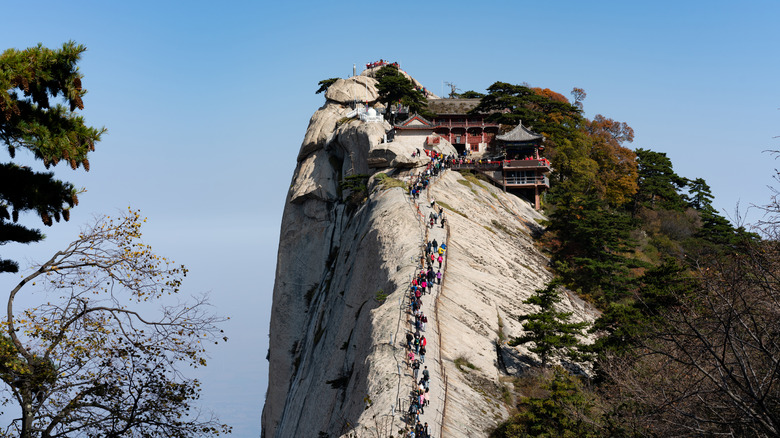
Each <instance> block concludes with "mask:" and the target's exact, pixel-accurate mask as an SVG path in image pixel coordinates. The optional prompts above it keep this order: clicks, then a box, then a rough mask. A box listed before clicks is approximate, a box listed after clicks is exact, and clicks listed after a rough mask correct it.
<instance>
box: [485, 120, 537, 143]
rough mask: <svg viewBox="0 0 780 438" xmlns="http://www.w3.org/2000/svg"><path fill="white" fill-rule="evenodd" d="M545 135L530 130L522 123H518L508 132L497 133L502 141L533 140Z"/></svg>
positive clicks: (498, 138) (497, 137)
mask: <svg viewBox="0 0 780 438" xmlns="http://www.w3.org/2000/svg"><path fill="white" fill-rule="evenodd" d="M542 138H543V137H542V136H541V135H539V134H537V133H535V132H533V131H530V130H529V129H527V128H526V127H525V126H523V124H522V123H518V124H517V126H515V127H514V129H512V130H511V131H509V132H507V133H506V134H502V135H497V136H496V140H501V141H512V142H514V141H533V140H541V139H542Z"/></svg>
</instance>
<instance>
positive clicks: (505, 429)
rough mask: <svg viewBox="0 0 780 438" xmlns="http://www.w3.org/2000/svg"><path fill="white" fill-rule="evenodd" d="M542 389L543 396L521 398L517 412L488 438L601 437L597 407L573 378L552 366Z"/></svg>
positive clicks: (564, 371) (561, 369)
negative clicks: (551, 370) (544, 394)
mask: <svg viewBox="0 0 780 438" xmlns="http://www.w3.org/2000/svg"><path fill="white" fill-rule="evenodd" d="M543 389H544V390H545V391H546V392H547V394H546V396H543V397H524V398H523V399H521V401H520V403H519V404H518V406H517V407H518V409H519V410H520V412H519V413H518V414H517V415H515V416H514V417H512V418H511V419H510V420H509V421H507V422H505V423H503V424H501V425H500V426H499V427H498V428H497V429H496V430H495V431H493V433H491V434H490V438H521V437H570V438H575V437H577V438H591V437H593V438H595V437H598V436H602V435H601V434H600V433H599V424H598V423H599V422H598V412H597V410H596V406H595V404H594V402H593V400H591V399H590V398H589V397H588V395H587V394H586V392H585V391H584V390H583V388H582V384H581V383H580V382H579V381H578V380H577V378H576V377H573V376H572V375H570V374H569V373H568V372H566V370H564V369H563V368H561V367H555V369H554V370H553V376H552V378H550V380H549V382H547V383H546V384H545V385H544V386H543Z"/></svg>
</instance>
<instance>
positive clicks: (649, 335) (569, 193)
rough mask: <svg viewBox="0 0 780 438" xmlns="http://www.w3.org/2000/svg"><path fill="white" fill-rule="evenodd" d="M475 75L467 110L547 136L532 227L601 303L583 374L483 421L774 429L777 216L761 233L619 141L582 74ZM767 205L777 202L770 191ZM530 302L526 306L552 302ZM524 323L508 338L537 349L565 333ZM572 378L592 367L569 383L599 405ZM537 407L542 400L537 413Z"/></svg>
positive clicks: (507, 430) (554, 382) (605, 431)
mask: <svg viewBox="0 0 780 438" xmlns="http://www.w3.org/2000/svg"><path fill="white" fill-rule="evenodd" d="M487 91H488V94H487V95H486V96H485V97H484V98H483V99H482V102H481V103H480V105H479V106H478V107H477V108H475V110H474V111H482V112H492V115H491V118H492V119H493V120H495V121H498V122H500V123H503V124H509V125H514V124H517V123H518V122H519V121H520V120H522V122H523V124H524V125H526V126H530V127H531V128H532V129H533V130H534V131H536V132H539V133H542V134H543V135H544V136H545V140H544V146H545V155H546V156H547V157H548V158H549V159H550V160H551V162H552V165H553V167H554V169H555V171H554V174H553V175H552V176H553V177H552V178H551V189H550V191H549V194H548V197H547V202H546V206H545V207H546V212H547V216H548V218H549V221H548V223H547V224H546V225H547V229H546V232H545V234H544V236H543V237H542V239H543V243H544V245H545V247H546V248H547V250H548V251H549V252H550V254H551V259H552V262H553V267H554V269H555V273H556V276H557V279H556V280H555V282H560V283H562V284H563V285H565V286H566V287H568V288H569V289H571V290H573V291H576V292H578V293H579V294H580V296H582V297H583V298H585V299H586V300H588V301H590V302H592V303H593V304H595V305H596V306H597V307H598V308H599V309H600V310H601V311H602V314H601V316H600V317H599V318H598V319H597V321H596V322H595V324H594V325H593V327H592V328H591V331H592V332H593V333H595V334H597V335H598V336H599V338H598V341H597V342H596V343H595V344H594V345H592V346H590V347H589V350H590V352H591V353H593V354H594V355H595V356H594V357H595V358H596V359H595V361H594V362H593V365H594V369H595V371H596V372H595V375H594V377H593V378H590V379H588V378H585V377H565V378H564V377H562V376H561V375H560V370H559V371H556V372H555V373H554V374H553V375H549V376H548V377H547V382H548V383H546V387H547V388H548V391H547V392H546V393H545V394H543V395H541V396H540V397H537V398H527V399H523V401H522V402H521V403H520V404H519V405H518V410H519V413H518V415H517V416H515V417H514V418H512V419H511V420H510V421H509V422H508V423H506V424H504V425H502V426H500V427H499V428H498V429H497V430H496V431H495V432H494V434H493V436H496V437H516V436H517V437H519V436H550V435H549V434H551V433H552V434H554V435H556V436H584V435H583V434H585V435H588V434H594V433H595V434H597V435H615V434H617V435H625V436H668V435H681V434H682V435H697V434H719V433H725V434H733V435H740V436H744V435H750V436H774V435H776V434H777V433H778V432H779V430H778V425H780V413H779V412H780V409H778V408H780V387H778V384H777V382H776V380H777V379H776V373H777V369H778V365H777V360H776V357H778V355H780V345H778V344H777V343H776V341H775V340H773V339H777V335H778V334H780V325H778V324H780V323H778V321H779V320H780V319H779V318H778V317H779V316H780V307H779V306H778V305H777V303H778V302H780V288H778V286H780V285H778V283H777V280H776V279H777V278H778V277H777V276H778V274H780V266H778V263H777V262H776V260H778V259H780V246H778V241H777V228H776V225H777V221H776V220H768V221H765V223H764V224H763V225H764V226H763V227H762V228H760V229H758V230H756V231H757V232H759V233H761V235H762V236H763V237H764V238H763V239H762V238H760V237H759V234H755V233H751V232H748V231H747V230H746V229H745V228H743V227H735V226H733V225H732V224H731V223H729V221H728V220H727V219H726V218H724V217H723V216H721V215H720V214H718V213H717V211H716V210H715V209H714V208H713V207H712V199H713V196H712V193H711V192H710V187H709V186H708V185H707V183H706V181H704V180H703V179H701V178H696V179H692V180H691V179H687V178H685V177H681V176H679V175H677V174H676V173H675V172H674V170H673V166H672V162H671V160H670V159H669V158H668V157H667V156H666V155H665V154H663V153H659V152H654V151H651V150H647V149H641V148H640V149H636V150H635V151H632V150H630V149H628V148H627V147H625V144H626V143H629V142H631V141H633V130H632V129H631V127H630V126H628V125H627V124H626V123H624V122H618V121H615V120H612V119H609V118H607V117H604V116H602V115H597V116H596V117H594V118H593V119H592V120H589V119H587V118H585V117H584V116H583V115H582V100H583V99H584V96H585V93H584V91H583V90H578V89H575V90H574V92H573V94H574V97H575V103H574V104H571V103H570V102H569V100H568V99H566V98H565V97H564V96H563V95H561V94H558V93H556V92H553V91H551V90H548V89H541V88H532V87H529V86H527V85H511V84H507V83H503V82H496V83H495V84H493V85H492V86H490V87H489V88H488V90H487ZM767 211H768V212H769V213H770V216H772V215H774V216H773V217H775V218H776V217H777V214H778V213H780V211H778V209H777V208H776V204H774V205H773V204H771V203H770V204H769V206H768V207H767ZM553 286H554V284H551V285H550V288H552V287H553ZM550 288H548V289H550ZM534 304H538V303H534ZM540 309H541V310H540V311H539V312H538V313H535V314H533V315H529V316H528V317H527V318H528V319H529V320H530V321H533V320H539V319H540V318H543V317H544V315H546V314H547V313H549V309H547V310H546V309H545V308H544V307H543V306H542V307H540ZM557 323H558V326H559V327H563V325H561V324H563V323H564V321H557ZM526 331H527V332H528V333H529V334H528V335H526V336H523V337H520V338H518V339H517V340H516V341H517V342H532V343H533V345H534V348H536V349H537V350H538V349H540V348H544V347H550V348H552V350H548V349H545V352H549V351H555V349H554V348H553V347H554V346H555V345H558V346H562V345H563V344H560V343H552V344H551V343H550V342H548V341H549V340H551V339H552V338H549V337H548V338H546V339H545V338H543V339H542V340H541V341H540V340H539V339H536V338H535V337H534V336H533V333H534V326H533V325H531V324H528V323H527V324H526ZM567 347H571V346H567ZM544 357H545V358H546V357H547V356H546V355H545V356H544ZM548 363H549V361H548V360H545V359H543V360H542V363H541V364H540V365H547V364H548ZM543 375H547V374H545V373H543ZM578 378H579V379H586V380H589V382H587V384H584V385H579V386H578V385H574V384H571V385H569V386H566V388H568V389H566V390H567V391H568V393H567V394H569V395H570V396H571V397H574V395H577V397H580V396H581V395H582V396H583V397H586V398H588V399H589V400H593V401H592V403H593V406H597V407H598V409H595V408H593V409H587V410H585V411H583V410H582V409H577V406H579V405H577V403H580V402H579V401H576V402H575V401H574V399H572V398H571V397H569V398H566V397H562V396H561V392H560V388H563V387H564V386H565V385H566V384H567V383H566V382H568V380H566V379H578ZM562 385H563V386H562ZM583 394H584V395H583ZM577 397H575V398H576V399H577V400H579V398H577ZM550 409H553V410H554V411H555V412H554V413H555V415H552V414H550V415H543V416H542V415H541V414H540V412H547V411H549V410H550ZM542 417H544V421H542V420H540V419H541V418H542ZM585 417H586V418H585ZM551 418H552V420H551ZM551 421H552V422H553V423H555V424H552V425H551V424H549V423H550V422H551ZM583 427H584V429H583Z"/></svg>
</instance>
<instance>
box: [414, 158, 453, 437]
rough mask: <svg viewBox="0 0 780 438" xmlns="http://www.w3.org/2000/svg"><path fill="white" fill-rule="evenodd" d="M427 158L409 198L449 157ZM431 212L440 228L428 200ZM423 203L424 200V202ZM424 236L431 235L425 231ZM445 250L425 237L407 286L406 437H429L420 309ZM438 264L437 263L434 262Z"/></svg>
mask: <svg viewBox="0 0 780 438" xmlns="http://www.w3.org/2000/svg"><path fill="white" fill-rule="evenodd" d="M417 153H419V151H418V152H417ZM426 154H428V155H429V156H430V157H431V161H430V163H429V164H428V166H427V167H426V169H425V171H423V172H422V173H421V174H420V175H418V176H417V177H416V178H413V180H412V184H410V192H409V195H410V196H411V197H412V200H416V199H419V196H420V193H421V192H422V191H423V190H426V189H427V188H428V186H429V184H430V182H431V179H432V178H434V177H435V176H437V175H439V174H440V173H441V172H442V171H443V170H444V169H446V168H447V167H449V166H448V162H449V160H448V159H451V157H447V156H444V155H442V154H439V153H436V152H432V151H426ZM429 202H430V204H429V205H430V208H431V212H430V214H429V215H428V216H427V217H426V216H424V215H422V213H419V214H420V215H421V216H423V220H425V219H428V224H429V225H430V227H431V228H433V226H434V225H436V224H438V223H439V222H441V228H444V224H445V217H444V210H443V209H442V208H440V207H439V208H437V207H438V206H437V205H436V201H435V200H434V199H431V200H430V201H429ZM426 204H427V203H426ZM418 209H419V204H418ZM426 236H428V237H431V236H430V234H429V233H426ZM446 252H447V244H446V243H445V242H441V243H440V242H438V241H437V240H436V238H433V239H431V240H427V239H426V242H425V245H424V246H423V248H422V250H421V254H420V260H419V266H418V270H417V271H416V273H415V275H414V277H413V278H412V280H411V284H410V287H409V307H408V312H409V313H408V315H409V318H408V323H409V329H408V331H407V332H406V343H405V348H406V360H407V367H408V369H410V370H411V375H412V377H413V378H414V384H413V389H412V390H411V391H410V394H409V409H408V412H407V418H406V424H407V430H406V435H405V437H406V438H431V437H432V435H431V433H432V430H431V428H430V427H429V426H428V423H427V422H425V421H424V420H423V419H422V418H421V416H422V415H425V408H426V407H427V406H429V404H430V397H431V393H430V381H431V373H430V371H429V370H428V365H426V363H425V355H426V352H427V348H428V346H427V344H428V341H427V339H426V337H425V334H426V328H427V324H428V316H427V315H426V314H425V312H424V311H423V299H424V298H425V297H426V296H428V295H431V294H432V292H433V289H434V287H435V286H439V287H441V286H440V285H441V282H442V277H443V274H442V263H443V261H444V257H445V256H446ZM437 263H438V265H437Z"/></svg>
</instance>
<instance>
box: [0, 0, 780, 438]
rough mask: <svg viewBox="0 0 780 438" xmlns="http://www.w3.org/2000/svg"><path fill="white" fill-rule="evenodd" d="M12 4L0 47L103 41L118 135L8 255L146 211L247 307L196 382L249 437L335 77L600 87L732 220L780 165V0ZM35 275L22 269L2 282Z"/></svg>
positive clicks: (179, 252)
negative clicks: (309, 153)
mask: <svg viewBox="0 0 780 438" xmlns="http://www.w3.org/2000/svg"><path fill="white" fill-rule="evenodd" d="M0 11H2V12H3V15H4V16H6V17H15V19H14V20H4V23H3V25H2V26H0V49H4V48H17V49H23V48H26V47H30V46H34V45H36V44H37V43H42V44H44V45H45V46H49V47H57V46H60V45H62V43H64V42H66V41H69V40H73V41H76V42H78V43H80V44H84V45H85V46H86V47H87V49H88V51H87V52H86V53H85V54H84V55H83V58H82V60H81V61H80V63H79V68H80V70H81V72H82V74H83V75H84V78H83V81H82V82H83V86H84V88H86V89H87V90H88V94H87V95H86V96H85V98H84V103H85V110H84V111H83V112H82V114H83V116H84V117H85V119H86V120H87V122H88V123H89V124H91V125H93V126H98V127H105V128H106V129H107V130H108V132H107V134H106V135H105V136H104V138H103V141H101V142H100V143H99V144H98V145H97V146H96V150H95V152H93V153H92V155H91V156H90V165H91V170H90V171H89V172H84V171H83V169H79V170H77V171H73V170H71V169H70V168H69V167H67V166H63V165H60V166H58V167H55V168H54V169H53V170H54V171H55V174H56V175H57V177H58V178H60V179H63V180H66V181H71V182H73V183H74V184H75V185H76V186H77V187H84V188H86V190H87V191H86V192H85V193H83V194H82V195H81V196H80V204H79V206H78V207H76V208H75V209H74V210H73V212H72V214H71V220H70V222H69V223H60V224H55V226H53V227H51V228H46V229H45V230H44V232H45V233H46V235H47V239H46V241H45V242H43V243H38V244H34V245H31V246H23V245H7V246H5V247H3V256H4V257H13V258H16V259H18V260H21V261H22V265H23V266H24V265H25V263H26V262H25V261H26V260H31V261H34V260H42V259H43V258H44V257H47V256H50V255H51V254H52V253H53V252H55V251H56V250H58V249H60V248H61V247H63V246H64V245H65V244H67V242H69V241H71V240H73V239H74V238H75V237H76V235H77V234H78V230H79V228H80V227H81V225H82V224H84V223H87V222H89V221H90V219H91V218H92V217H93V216H94V215H100V214H115V213H116V212H117V211H120V210H123V209H126V208H127V207H128V206H131V207H133V208H138V209H140V210H141V213H142V214H143V215H144V216H146V217H148V222H147V224H146V225H145V234H144V240H145V242H146V243H148V244H151V245H152V246H153V247H154V249H155V251H156V252H157V253H159V254H161V255H164V256H168V257H170V258H172V259H174V260H176V261H177V262H179V263H183V264H185V265H186V266H187V267H188V268H189V269H190V274H189V275H188V277H187V280H186V281H185V283H184V286H185V289H186V290H187V291H189V292H191V293H193V294H198V293H201V292H209V293H210V295H211V301H212V304H213V305H214V309H215V311H216V312H217V313H219V314H221V315H225V316H229V317H230V318H231V319H230V321H229V322H228V323H226V324H225V331H226V332H227V334H228V336H229V338H230V341H229V342H228V343H227V344H225V345H221V346H218V347H215V348H213V349H212V350H211V351H210V354H211V360H210V361H209V366H208V367H207V368H206V369H204V370H203V371H201V372H200V373H199V374H198V375H197V377H198V378H200V379H201V380H202V381H203V388H204V390H203V396H202V398H201V400H200V402H201V404H202V405H203V406H204V407H205V408H207V409H211V410H213V411H214V412H215V413H216V414H218V415H219V416H220V418H221V419H222V420H223V421H224V422H227V423H229V424H231V425H233V426H234V436H237V437H257V436H259V434H260V414H261V410H262V405H263V400H264V397H265V392H266V388H267V385H268V381H267V375H268V366H267V362H266V360H265V356H266V352H267V350H268V330H269V319H270V307H271V299H272V289H273V278H274V271H275V269H276V253H277V246H278V239H279V227H280V224H281V218H282V210H283V207H284V199H285V195H286V193H287V189H288V188H289V184H290V181H291V177H292V173H293V171H294V169H295V164H296V156H297V153H298V149H299V147H300V144H301V141H302V140H303V136H304V134H305V131H306V127H307V124H308V120H309V118H310V117H311V115H312V113H313V112H314V111H315V110H316V109H317V108H318V107H319V106H321V105H322V104H323V103H324V98H323V96H322V95H321V94H320V95H317V94H315V93H314V92H315V91H316V89H317V82H318V81H320V80H322V79H325V78H331V77H348V76H351V74H352V67H353V64H356V65H357V67H358V72H359V71H361V68H360V67H361V66H363V65H365V64H366V63H367V62H371V61H375V60H378V59H380V58H382V59H385V60H391V61H398V62H400V64H401V67H402V68H403V69H404V70H406V71H407V72H408V73H410V74H411V75H412V76H414V77H415V78H416V79H417V80H419V81H420V82H422V83H423V85H425V86H426V87H427V88H428V89H429V90H431V91H433V92H434V93H437V94H442V91H443V90H444V83H445V82H451V83H454V84H456V85H457V87H458V88H460V89H461V90H464V91H465V90H475V91H484V90H485V89H486V88H487V87H488V86H490V85H491V84H492V83H493V82H496V81H503V82H509V83H514V84H521V83H528V84H530V85H531V86H535V87H542V88H550V89H552V90H554V91H557V92H559V93H561V94H564V95H566V96H568V95H569V92H570V91H571V89H572V88H574V87H579V88H583V89H585V91H586V92H587V98H586V99H585V101H584V109H585V115H586V116H587V117H589V118H592V117H593V116H595V115H596V114H603V115H604V116H606V117H609V118H613V119H615V120H619V121H624V122H627V123H628V124H629V125H630V126H631V127H633V128H634V131H635V139H634V142H633V143H632V144H629V145H628V146H630V147H632V148H645V149H652V150H654V151H658V152H664V153H666V154H667V155H668V156H669V157H670V158H671V160H672V162H673V163H674V168H675V171H676V172H677V174H679V175H680V176H684V177H688V178H691V179H693V178H698V177H701V178H704V179H705V180H706V181H707V182H708V183H709V184H710V186H711V187H712V192H713V194H714V195H715V202H714V205H715V207H716V208H718V209H719V210H720V211H721V212H722V213H723V214H725V215H726V216H727V217H732V218H734V217H735V215H734V212H735V210H736V209H737V206H739V210H740V211H741V212H742V213H743V214H744V213H745V212H746V211H747V218H746V219H747V220H748V222H751V221H755V220H756V219H758V218H759V217H760V215H759V214H758V212H757V211H755V210H749V209H748V207H750V206H751V205H760V204H763V203H766V202H767V201H768V198H769V196H770V193H771V192H770V190H769V189H768V188H767V186H768V185H771V184H772V183H773V180H772V175H773V174H774V169H775V168H776V167H777V166H778V162H777V161H776V160H775V159H774V158H773V157H772V155H771V154H768V153H765V152H763V151H766V150H769V149H780V138H774V137H776V136H780V123H778V122H780V110H778V108H780V86H779V85H778V81H777V75H778V72H780V53H779V52H780V49H779V48H778V47H780V44H778V43H780V36H778V33H777V27H776V20H777V17H778V16H780V2H777V1H751V0H748V1H743V2H740V3H739V5H737V4H736V3H734V2H726V1H708V2H699V1H689V2H680V1H652V2H645V1H641V2H625V1H607V2H600V1H588V2H583V1H556V2H539V1H494V0H484V1H481V2H464V1H459V0H450V1H446V2H443V1H438V0H435V1H428V2H410V1H403V0H402V1H395V2H354V3H344V2H341V3H334V2H319V1H317V2H315V1H290V2H268V1H264V0H263V1H225V2H213V1H194V0H193V1H189V2H186V3H185V2H161V1H156V2H150V1H146V0H138V1H133V2H105V1H97V0H94V1H80V0H73V1H68V2H62V1H35V0H30V1H26V2H21V1H7V0H0ZM21 155H23V154H17V158H18V159H17V160H16V161H17V162H24V161H25V160H27V161H26V162H25V164H30V165H33V166H37V167H36V169H38V168H40V169H42V166H41V165H40V163H35V162H34V161H33V160H32V159H30V158H29V157H24V156H21ZM0 157H1V158H0V159H2V160H3V161H7V160H9V157H8V156H7V153H6V152H4V151H3V152H0ZM22 221H23V222H24V223H27V224H30V225H36V226H38V225H37V224H36V222H35V219H34V218H32V217H30V216H27V217H23V218H22ZM293 268H294V267H285V269H293ZM17 278H18V277H14V276H13V275H10V274H4V276H2V277H0V290H9V289H10V287H11V285H12V284H13V283H14V282H15V281H16V279H17ZM278 384H284V382H278Z"/></svg>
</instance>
